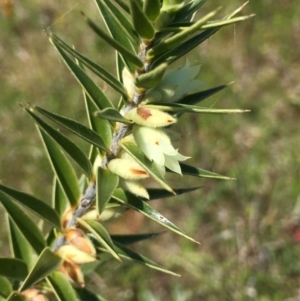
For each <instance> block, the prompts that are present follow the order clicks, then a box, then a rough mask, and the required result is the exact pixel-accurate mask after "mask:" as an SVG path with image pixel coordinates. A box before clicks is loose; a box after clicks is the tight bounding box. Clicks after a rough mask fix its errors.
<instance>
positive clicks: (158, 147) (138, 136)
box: [132, 125, 189, 174]
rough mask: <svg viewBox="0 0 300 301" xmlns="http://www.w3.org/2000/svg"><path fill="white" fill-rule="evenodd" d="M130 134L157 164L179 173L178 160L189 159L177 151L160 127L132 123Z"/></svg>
mask: <svg viewBox="0 0 300 301" xmlns="http://www.w3.org/2000/svg"><path fill="white" fill-rule="evenodd" d="M132 134H133V136H134V139H135V141H136V143H137V145H138V146H139V147H140V148H141V150H142V151H143V153H144V154H145V155H146V156H147V157H148V158H149V159H150V160H152V161H154V162H155V163H156V164H157V165H158V166H166V167H167V168H169V169H170V170H172V171H174V172H176V173H179V174H181V169H180V165H179V163H178V161H184V160H186V159H189V157H185V156H183V155H181V154H179V153H178V150H177V149H175V148H174V147H173V145H172V144H171V140H170V138H169V137H168V135H167V134H166V133H165V132H164V131H163V130H161V129H153V128H147V127H141V126H138V125H134V126H133V129H132Z"/></svg>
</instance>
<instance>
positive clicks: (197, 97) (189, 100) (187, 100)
mask: <svg viewBox="0 0 300 301" xmlns="http://www.w3.org/2000/svg"><path fill="white" fill-rule="evenodd" d="M230 84H231V83H229V84H227V85H221V86H217V87H214V88H211V89H208V90H205V91H200V92H197V93H194V94H189V95H187V96H185V97H183V98H181V99H180V100H179V101H178V103H182V104H186V105H194V104H197V103H199V102H201V101H203V100H204V99H206V98H208V97H210V96H211V95H214V94H215V93H217V92H219V91H221V90H223V89H224V88H226V87H228V86H229V85H230Z"/></svg>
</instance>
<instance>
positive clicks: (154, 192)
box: [147, 187, 201, 201]
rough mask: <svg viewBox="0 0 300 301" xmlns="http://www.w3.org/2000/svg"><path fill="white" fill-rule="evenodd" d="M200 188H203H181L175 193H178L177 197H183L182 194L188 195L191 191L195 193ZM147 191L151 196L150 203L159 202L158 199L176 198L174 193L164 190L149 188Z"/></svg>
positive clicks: (175, 190)
mask: <svg viewBox="0 0 300 301" xmlns="http://www.w3.org/2000/svg"><path fill="white" fill-rule="evenodd" d="M199 188H201V187H191V188H180V189H174V192H175V193H176V196H177V195H181V194H184V193H188V192H191V191H195V190H197V189H199ZM147 191H148V194H149V201H152V200H157V199H164V198H168V197H172V196H174V194H173V193H171V192H169V191H166V190H164V189H156V188H148V189H147Z"/></svg>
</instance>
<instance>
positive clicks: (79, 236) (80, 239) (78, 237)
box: [65, 228, 96, 256]
mask: <svg viewBox="0 0 300 301" xmlns="http://www.w3.org/2000/svg"><path fill="white" fill-rule="evenodd" d="M65 238H66V240H67V241H68V242H69V244H71V245H73V246H75V247H76V248H77V249H79V250H80V251H82V252H85V253H87V254H90V255H93V256H95V255H96V250H95V248H94V245H93V244H92V243H91V241H90V239H89V238H88V237H87V235H86V234H85V233H84V232H83V231H82V230H81V229H78V228H69V229H67V230H66V232H65Z"/></svg>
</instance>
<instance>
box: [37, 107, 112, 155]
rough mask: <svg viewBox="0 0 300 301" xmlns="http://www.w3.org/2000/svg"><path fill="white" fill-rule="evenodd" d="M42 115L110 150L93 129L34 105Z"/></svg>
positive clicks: (93, 143) (103, 148)
mask: <svg viewBox="0 0 300 301" xmlns="http://www.w3.org/2000/svg"><path fill="white" fill-rule="evenodd" d="M34 109H35V110H37V111H38V112H39V113H41V114H42V115H44V116H46V117H47V118H49V119H50V120H52V121H54V122H55V123H57V124H59V125H60V126H62V127H64V128H66V129H67V130H69V131H70V132H72V133H73V134H75V135H77V136H79V137H80V138H81V139H83V140H85V141H87V142H89V143H90V144H92V145H94V146H96V147H98V148H99V149H101V150H103V151H105V152H107V153H110V150H109V149H108V148H107V147H106V146H105V144H104V142H103V140H102V138H101V137H100V136H99V135H98V134H97V133H96V132H95V131H93V130H91V129H89V128H88V127H86V126H84V125H83V124H81V123H79V122H77V121H75V120H72V119H70V118H66V117H63V116H60V115H58V114H54V113H51V112H49V111H47V110H44V109H42V108H40V107H34Z"/></svg>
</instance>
